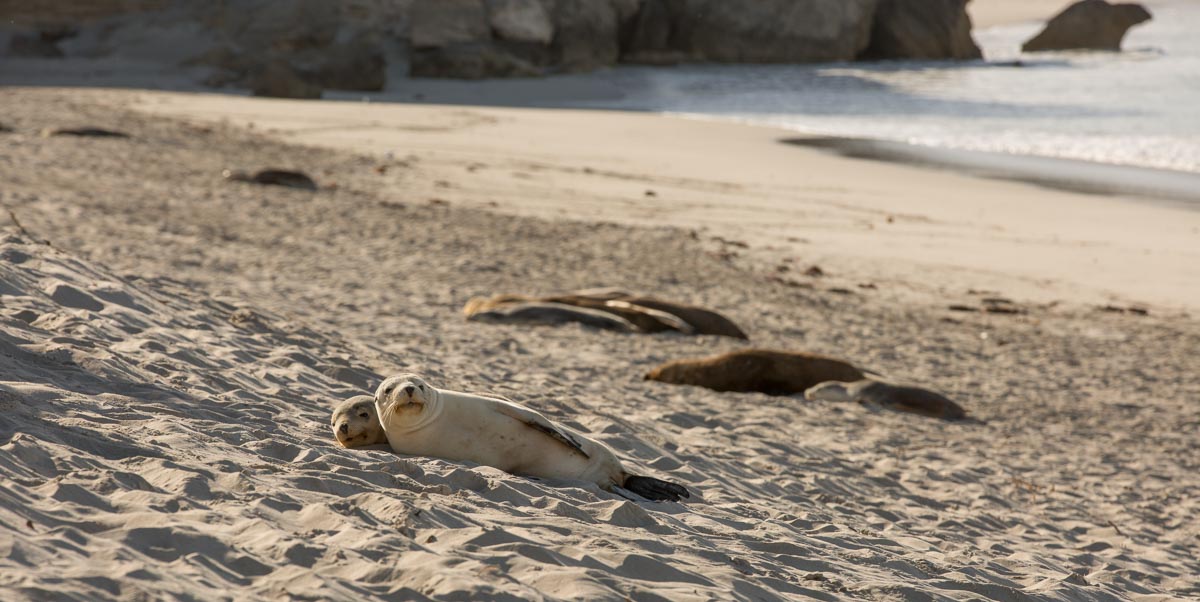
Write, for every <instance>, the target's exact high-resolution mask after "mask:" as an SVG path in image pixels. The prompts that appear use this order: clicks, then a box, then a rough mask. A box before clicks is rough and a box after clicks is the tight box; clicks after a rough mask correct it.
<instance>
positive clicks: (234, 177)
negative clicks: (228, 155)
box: [221, 169, 317, 190]
mask: <svg viewBox="0 0 1200 602" xmlns="http://www.w3.org/2000/svg"><path fill="white" fill-rule="evenodd" d="M221 177H223V178H225V179H226V180H230V181H233V182H249V183H251V184H262V185H264V186H283V187H285V188H298V189H300V190H316V189H317V183H316V182H315V181H313V179H312V178H310V177H308V174H305V173H303V172H299V171H292V170H290V169H260V170H259V171H256V172H254V173H253V174H250V173H246V172H244V171H233V170H229V169H226V170H225V171H223V172H221Z"/></svg>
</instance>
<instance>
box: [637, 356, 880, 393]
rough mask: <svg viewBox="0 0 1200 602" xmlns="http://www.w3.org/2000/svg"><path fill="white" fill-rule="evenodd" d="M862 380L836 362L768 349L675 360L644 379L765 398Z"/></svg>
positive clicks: (857, 373)
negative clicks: (751, 392)
mask: <svg viewBox="0 0 1200 602" xmlns="http://www.w3.org/2000/svg"><path fill="white" fill-rule="evenodd" d="M864 377H865V375H864V374H863V372H862V371H861V370H859V369H858V368H855V367H854V366H852V365H850V364H848V363H846V362H843V361H841V360H838V359H834V358H831V357H825V356H821V355H816V354H812V353H803V352H796V351H775V350H770V349H742V350H740V351H731V352H729V353H724V354H721V355H714V356H710V357H702V358H694V359H683V360H676V361H673V362H668V363H666V364H663V365H661V366H659V367H657V368H655V369H653V370H651V371H650V372H649V373H647V374H646V380H657V381H659V382H664V383H671V384H676V385H696V386H699V387H707V388H709V389H713V390H714V391H743V392H748V391H757V392H760V393H766V394H768V395H793V394H796V393H803V392H804V391H805V390H807V389H809V388H810V387H813V386H816V385H817V384H820V383H823V382H825V381H829V380H838V381H856V380H861V379H863V378H864Z"/></svg>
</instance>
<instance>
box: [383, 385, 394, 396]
mask: <svg viewBox="0 0 1200 602" xmlns="http://www.w3.org/2000/svg"><path fill="white" fill-rule="evenodd" d="M395 388H396V385H388V386H387V388H386V389H384V390H383V394H384V395H391V394H392V390H393V389H395Z"/></svg>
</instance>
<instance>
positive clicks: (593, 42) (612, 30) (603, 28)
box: [554, 0, 621, 71]
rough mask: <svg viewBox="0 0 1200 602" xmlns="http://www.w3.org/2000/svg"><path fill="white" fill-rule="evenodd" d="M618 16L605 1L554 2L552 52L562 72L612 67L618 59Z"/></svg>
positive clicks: (613, 6)
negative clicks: (554, 34)
mask: <svg viewBox="0 0 1200 602" xmlns="http://www.w3.org/2000/svg"><path fill="white" fill-rule="evenodd" d="M619 19H620V15H619V14H618V12H617V7H616V5H615V4H614V3H613V2H610V1H609V0H558V2H557V6H556V7H555V10H554V26H555V29H557V35H556V36H555V38H554V50H555V53H556V55H557V63H558V66H559V67H560V68H561V69H562V70H564V71H587V70H590V69H595V68H597V67H603V66H608V65H612V64H614V63H616V62H617V58H618V57H619V56H620V53H621V47H620V39H619V31H618V26H619V23H620V21H619Z"/></svg>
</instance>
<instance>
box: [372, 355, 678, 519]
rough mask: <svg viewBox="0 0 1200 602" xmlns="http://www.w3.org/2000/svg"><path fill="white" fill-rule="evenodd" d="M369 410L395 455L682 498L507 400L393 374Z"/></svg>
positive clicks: (659, 497)
mask: <svg viewBox="0 0 1200 602" xmlns="http://www.w3.org/2000/svg"><path fill="white" fill-rule="evenodd" d="M375 407H376V410H377V413H378V415H379V417H380V423H381V424H382V425H383V429H384V432H385V433H386V436H387V440H388V443H389V444H390V445H391V446H392V450H394V451H396V452H397V453H401V454H407V455H414V456H428V457H434V458H442V459H445V460H454V461H467V462H475V463H476V464H482V465H485V466H491V467H494V468H498V469H500V470H503V471H505V472H509V473H512V474H518V475H526V476H532V477H543V478H548V479H575V480H582V481H591V482H593V483H595V484H596V485H598V486H599V487H600V488H601V489H604V490H607V491H613V492H614V493H618V494H621V493H622V491H623V490H627V491H632V492H633V493H636V494H638V495H640V496H642V497H644V498H646V499H650V500H655V501H662V500H670V501H678V500H679V499H680V498H686V497H689V494H688V491H687V489H686V488H685V487H683V486H682V485H677V484H675V483H671V482H668V481H663V480H660V479H655V478H653V477H646V476H638V475H633V474H630V473H629V472H627V471H626V470H625V469H624V467H622V466H621V462H620V460H618V459H617V457H616V455H614V454H613V452H612V450H610V449H609V448H608V447H607V446H605V445H604V444H602V443H600V442H598V441H595V440H592V439H588V438H587V437H585V436H583V435H582V434H580V433H578V432H576V431H574V430H572V429H570V428H567V427H565V426H563V425H559V424H555V423H553V422H551V421H550V420H549V419H547V418H546V417H545V416H543V415H541V414H539V413H538V412H535V411H533V410H531V409H529V408H526V407H523V406H519V405H517V404H515V403H513V402H511V401H507V400H503V399H496V398H492V397H484V396H481V395H472V394H470V393H462V392H459V391H449V390H445V389H438V388H435V387H433V386H431V385H429V384H428V383H426V382H425V381H424V380H423V379H422V378H420V377H419V376H416V375H413V374H399V375H396V376H391V377H388V378H387V379H386V380H384V381H383V382H382V383H380V385H379V388H378V389H377V390H376V391H375Z"/></svg>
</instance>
